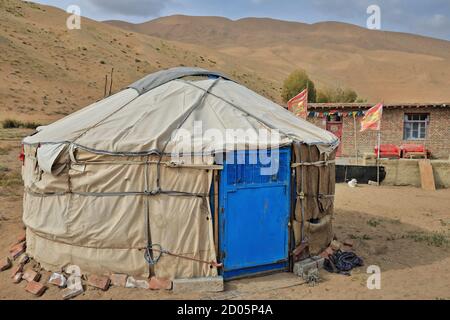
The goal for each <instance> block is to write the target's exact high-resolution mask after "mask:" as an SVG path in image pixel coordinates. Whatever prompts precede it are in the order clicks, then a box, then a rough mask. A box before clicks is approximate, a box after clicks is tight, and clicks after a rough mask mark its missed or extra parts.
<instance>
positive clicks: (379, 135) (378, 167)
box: [377, 124, 381, 186]
mask: <svg viewBox="0 0 450 320" xmlns="http://www.w3.org/2000/svg"><path fill="white" fill-rule="evenodd" d="M380 125H381V124H380ZM380 127H381V126H380ZM380 142H381V128H380V129H378V131H377V185H378V186H379V185H380Z"/></svg>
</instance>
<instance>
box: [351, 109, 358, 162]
mask: <svg viewBox="0 0 450 320" xmlns="http://www.w3.org/2000/svg"><path fill="white" fill-rule="evenodd" d="M352 115H353V130H354V133H353V135H354V140H355V157H356V165H358V145H357V137H356V132H357V131H358V130H356V114H354V113H353V112H352Z"/></svg>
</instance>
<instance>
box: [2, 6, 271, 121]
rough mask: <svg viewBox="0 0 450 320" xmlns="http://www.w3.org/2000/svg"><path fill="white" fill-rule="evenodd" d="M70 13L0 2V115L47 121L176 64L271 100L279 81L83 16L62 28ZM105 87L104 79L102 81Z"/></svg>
mask: <svg viewBox="0 0 450 320" xmlns="http://www.w3.org/2000/svg"><path fill="white" fill-rule="evenodd" d="M67 17H68V14H66V13H65V12H64V11H62V10H60V9H56V8H53V7H49V6H43V5H37V4H33V3H26V2H21V1H16V0H2V1H1V2H0V52H1V54H0V80H1V81H0V120H2V119H5V118H15V119H20V120H33V121H38V122H43V123H46V122H49V121H51V120H54V119H57V118H61V117H63V116H64V115H66V114H69V113H71V112H73V111H74V110H77V109H79V108H81V107H84V106H86V105H88V104H90V103H92V102H94V101H96V100H99V99H101V98H102V97H103V95H104V89H105V75H106V74H109V73H110V72H111V68H113V67H114V77H113V92H116V91H118V90H119V89H121V88H123V87H125V86H126V85H128V84H130V83H132V82H134V81H136V80H138V79H140V78H141V77H143V76H145V75H147V74H148V73H150V72H154V71H156V70H158V69H162V68H169V67H174V66H180V65H186V66H199V67H203V68H208V69H212V70H220V71H223V72H225V73H227V74H229V75H230V76H232V77H235V78H236V79H237V80H239V81H242V82H243V83H244V84H247V85H248V86H250V87H251V88H253V89H255V90H257V91H259V92H261V93H263V94H266V95H267V96H268V97H269V98H278V97H279V92H278V91H279V87H275V85H274V84H272V83H271V81H270V80H263V79H262V78H261V77H259V76H258V74H257V72H253V70H251V69H249V68H246V67H242V66H241V65H240V64H239V61H237V62H236V61H233V59H232V58H230V57H228V56H227V55H225V54H217V53H216V52H215V51H214V50H212V49H207V48H201V47H198V46H196V45H191V44H182V43H177V42H175V41H166V40H161V39H158V38H155V37H151V36H147V35H142V34H136V33H134V32H129V31H124V30H122V29H119V28H116V27H113V26H110V25H107V24H104V23H101V22H96V21H93V20H89V19H87V18H82V20H81V30H68V29H67V28H66V19H67ZM107 87H108V90H109V84H108V85H107Z"/></svg>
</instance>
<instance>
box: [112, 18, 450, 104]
mask: <svg viewBox="0 0 450 320" xmlns="http://www.w3.org/2000/svg"><path fill="white" fill-rule="evenodd" d="M107 23H109V24H113V25H116V26H118V27H121V28H124V29H127V30H133V31H136V32H140V33H144V34H148V35H152V36H156V37H160V38H163V39H167V40H176V41H180V42H185V43H191V44H196V45H202V46H205V47H209V48H214V49H216V50H217V51H218V52H220V53H225V54H227V55H230V56H234V57H236V58H238V59H239V61H240V63H241V64H242V65H244V66H247V67H249V68H251V69H253V70H257V71H258V72H261V73H262V74H263V76H264V78H267V79H273V80H275V81H276V82H277V83H278V84H279V85H280V84H281V83H282V81H283V79H285V77H286V76H287V75H288V74H289V72H291V71H292V69H294V68H296V67H300V68H304V69H306V70H307V71H308V72H309V73H310V74H311V76H312V78H313V79H314V80H316V81H317V83H318V85H319V87H320V86H344V87H346V86H348V87H352V88H354V89H356V90H357V92H358V93H359V94H360V95H361V96H363V97H365V98H367V99H368V100H370V101H378V100H384V101H386V102H424V101H446V102H448V101H450V91H449V90H448V88H449V86H450V42H448V41H444V40H437V39H432V38H427V37H422V36H416V35H411V34H404V33H395V32H383V31H372V30H367V29H364V28H360V27H357V26H354V25H350V24H344V23H338V22H323V23H317V24H312V25H309V24H304V23H297V22H287V21H279V20H273V19H263V18H246V19H241V20H237V21H232V20H229V19H226V18H221V17H190V16H180V15H177V16H170V17H164V18H159V19H155V20H152V21H149V22H146V23H142V24H130V23H126V22H118V21H108V22H107Z"/></svg>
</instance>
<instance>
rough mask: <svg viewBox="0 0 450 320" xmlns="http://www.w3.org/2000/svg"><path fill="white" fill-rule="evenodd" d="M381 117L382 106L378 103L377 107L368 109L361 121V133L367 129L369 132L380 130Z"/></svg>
mask: <svg viewBox="0 0 450 320" xmlns="http://www.w3.org/2000/svg"><path fill="white" fill-rule="evenodd" d="M382 115H383V104H382V103H378V104H377V105H375V106H373V107H372V108H370V109H369V110H368V111H367V113H366V115H365V116H364V118H362V120H361V132H362V131H365V130H367V129H370V130H380V125H381V117H382Z"/></svg>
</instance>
